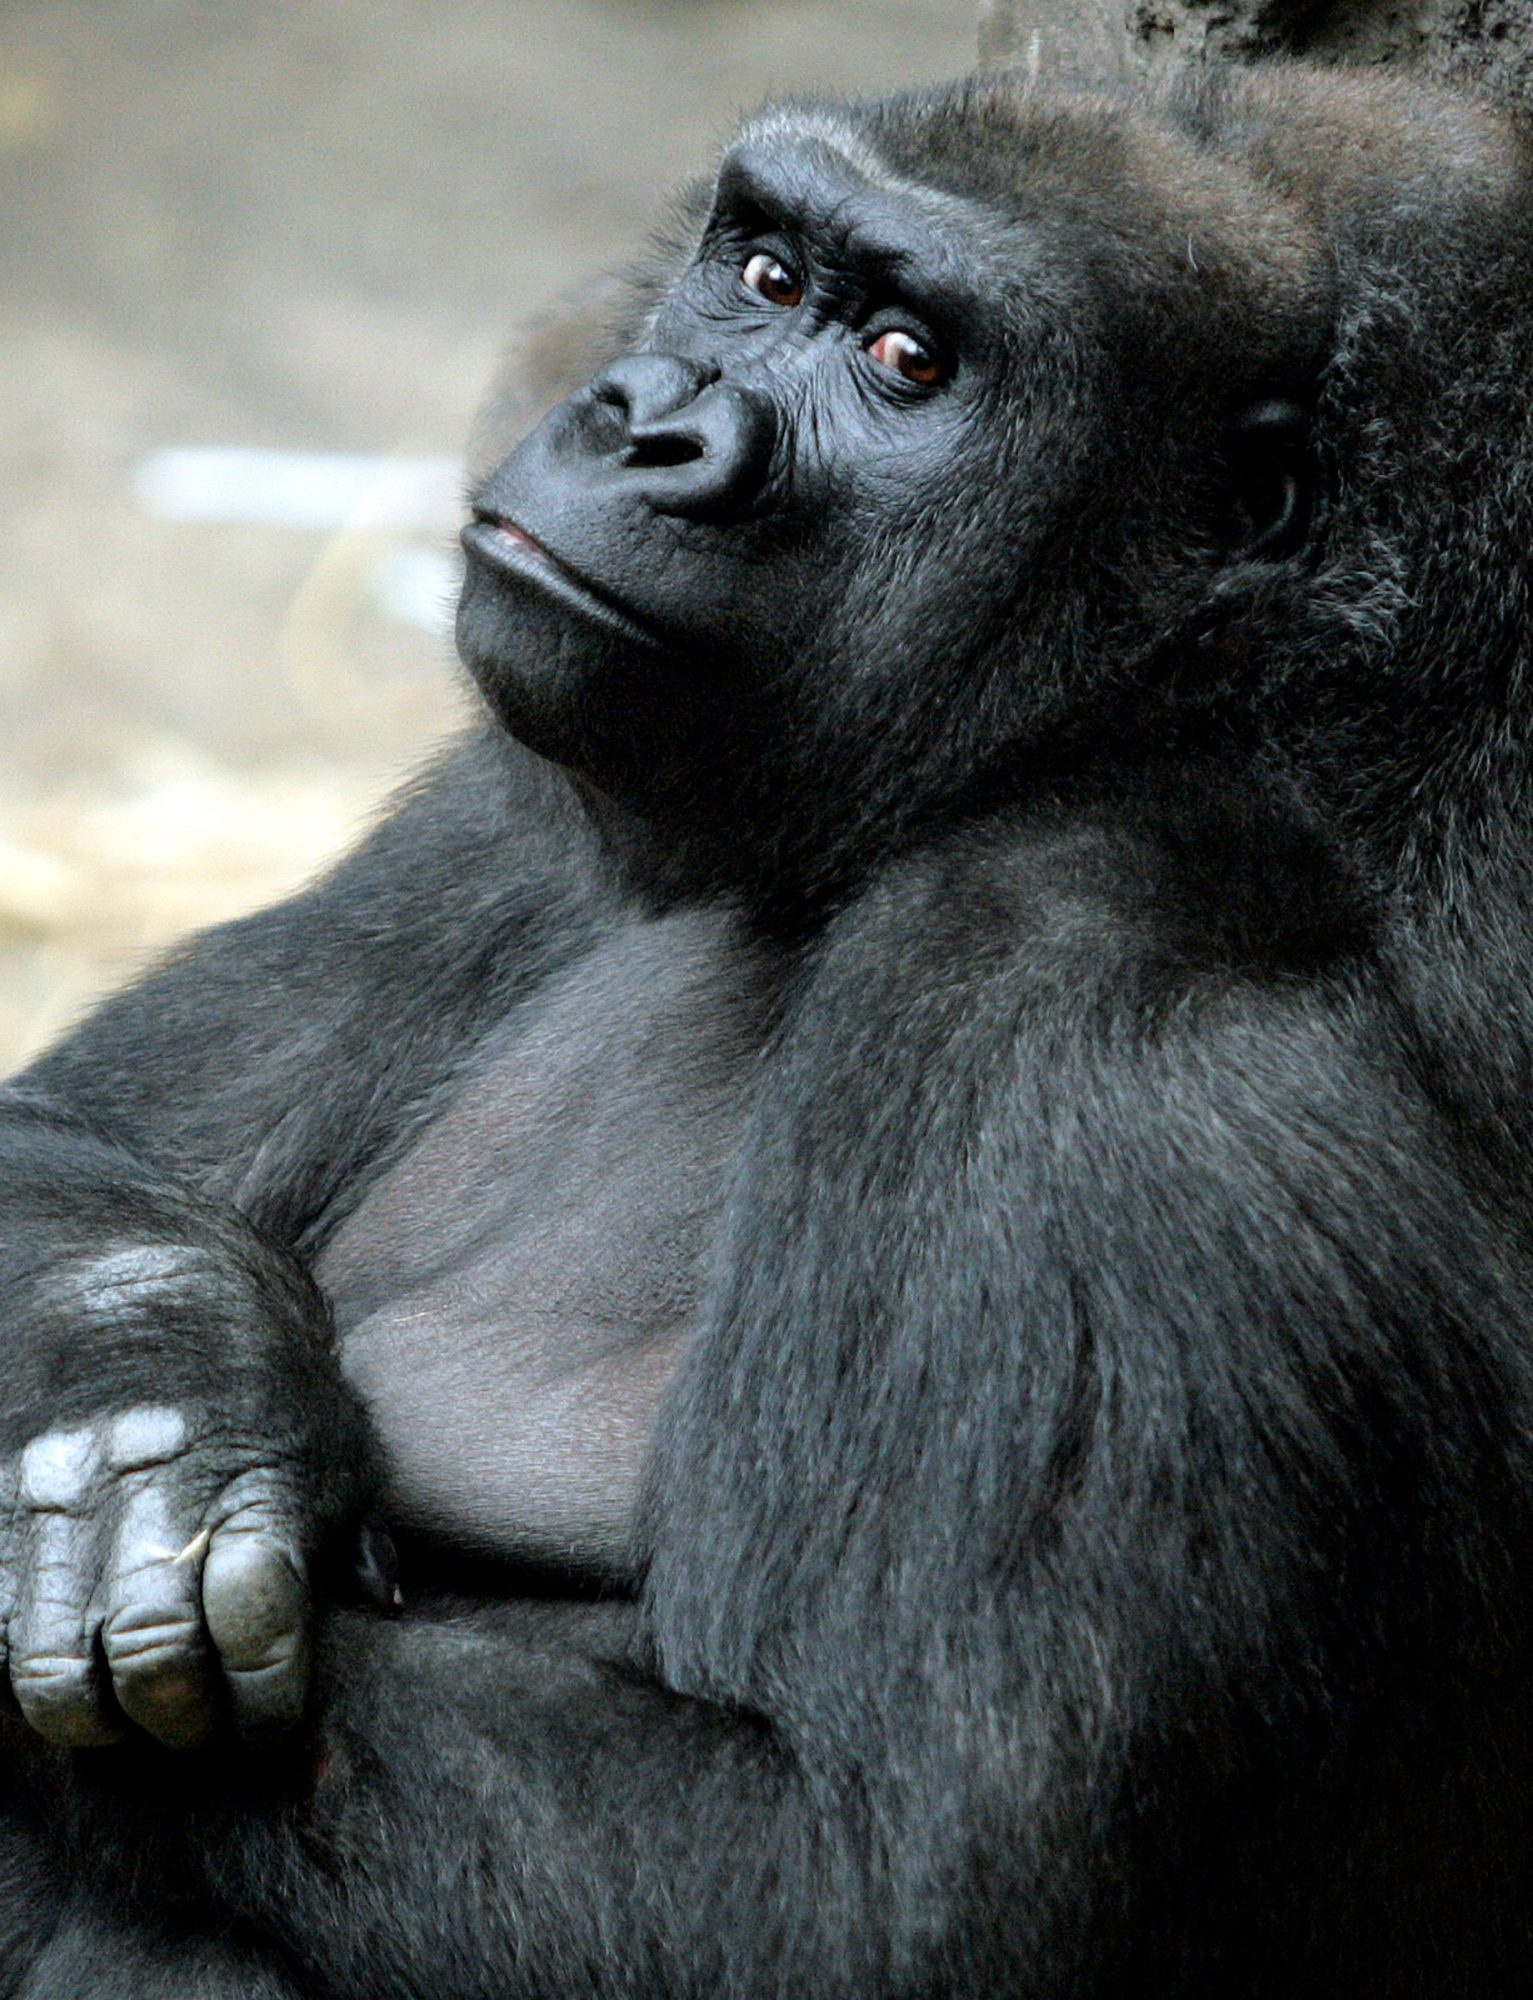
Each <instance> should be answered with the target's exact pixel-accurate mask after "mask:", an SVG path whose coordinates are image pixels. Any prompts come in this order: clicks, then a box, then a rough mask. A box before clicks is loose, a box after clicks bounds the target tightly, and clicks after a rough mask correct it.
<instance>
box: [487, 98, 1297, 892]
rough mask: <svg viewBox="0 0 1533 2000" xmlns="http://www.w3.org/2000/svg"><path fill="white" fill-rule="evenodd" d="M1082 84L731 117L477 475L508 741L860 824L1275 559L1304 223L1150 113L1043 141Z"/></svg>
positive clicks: (735, 813) (669, 796) (743, 823)
mask: <svg viewBox="0 0 1533 2000" xmlns="http://www.w3.org/2000/svg"><path fill="white" fill-rule="evenodd" d="M1089 115H1090V114H1089V113H1088V112H1083V111H1082V110H1080V109H1079V108H1076V109H1075V110H1074V112H1073V114H1062V113H1061V111H1060V109H1059V107H1058V106H1057V105H1055V106H1053V107H1050V108H1047V109H1037V108H1035V107H1033V106H1031V105H1030V104H1029V102H1028V100H1027V99H1026V97H1025V96H1019V95H1018V94H1017V93H1016V91H1015V88H1014V87H1002V86H995V87H992V88H991V89H989V90H986V89H985V88H984V87H976V86H972V85H971V86H967V87H964V88H963V89H961V90H957V91H950V92H945V93H938V94H935V95H933V96H930V97H925V98H913V99H911V100H896V101H895V102H894V104H893V106H892V107H891V106H884V107H882V108H880V109H879V110H878V111H877V112H876V113H873V112H869V113H865V114H859V113H857V112H856V111H855V110H850V109H848V110H841V111H836V112H833V113H830V112H827V111H826V110H825V109H824V108H822V107H821V108H816V109H815V110H813V111H812V112H806V113H795V112H792V111H785V112H776V113H772V114H769V115H767V116H766V117H765V118H764V119H763V120H761V121H760V122H758V123H757V124H756V125H754V126H752V127H750V128H748V129H747V130H746V132H745V134H744V135H743V137H742V138H741V139H740V140H739V141H738V142H737V143H736V144H735V146H734V147H733V148H732V149H731V150H730V152H729V153H728V154H727V156H726V157H725V160H724V162H723V165H722V168H721V170H720V172H719V175H718V178H717V182H716V185H715V188H714V191H713V198H712V204H711V208H710V210H709V213H708V215H707V219H706V221H705V223H704V224H703V226H702V228H701V230H700V234H699V236H698V238H697V241H696V246H695V249H694V251H693V253H692V255H691V257H690V260H689V261H688V262H687V263H686V265H685V266H684V268H682V269H681V270H680V271H679V272H678V273H676V274H675V275H674V277H673V278H672V280H671V282H670V283H669V285H668V286H667V287H666V288H665V289H664V291H663V292H662V294H661V296H660V297H659V299H658V302H657V303H656V304H655V305H654V306H653V308H652V310H651V311H650V313H649V315H648V318H647V322H646V325H645V329H644V335H643V338H642V341H641V343H640V344H639V346H638V350H637V351H636V352H634V353H632V354H630V355H628V356H627V357H626V358H624V359H621V360H619V361H616V362H615V363H613V364H612V365H611V366H610V367H608V368H607V369H605V370H604V371H603V372H602V373H601V374H600V375H598V376H597V377H596V379H595V380H594V381H593V382H592V383H591V384H590V385H589V386H588V387H587V388H585V389H583V390H582V391H580V392H579V393H578V394H577V395H575V396H573V397H571V398H569V399H568V400H567V401H566V402H565V403H563V404H561V405H560V406H559V407H558V408H557V409H556V410H555V411H554V412H553V413H552V414H551V415H550V416H549V417H548V418H547V420H546V421H545V422H544V424H543V425H542V427H541V428H540V429H539V430H538V431H537V432H536V433H535V434H534V435H533V436H532V437H531V438H530V439H528V441H527V442H526V443H525V444H523V445H522V446H521V447H520V449H518V450H517V451H516V452H515V453H513V455H512V456H511V457H510V458H509V459H508V460H507V461H506V462H505V463H504V464H503V465H502V466H500V467H499V468H498V470H496V471H495V472H494V473H492V474H491V476H490V477H489V479H488V480H487V481H486V483H485V485H484V487H483V489H482V490H481V492H480V493H479V494H478V495H477V496H476V501H475V506H474V521H473V523H472V525H471V526H470V527H469V528H468V529H467V530H466V531H465V535H464V540H465V545H466V547H467V549H468V553H469V556H470V558H471V560H470V568H469V577H468V583H467V586H466V589H465V593H464V599H463V605H462V611H461V615H460V624H459V634H460V644H461V647H462V650H463V654H464V658H465V660H466V661H467V663H468V664H469V666H470V668H471V669H472V670H473V672H474V673H475V675H476V677H477V678H478V680H479V682H480V684H481V686H482V688H483V689H484V691H485V693H486V695H487V696H488V698H489V699H490V701H491V703H492V705H493V706H494V707H495V709H496V710H497V711H498V713H499V714H500V715H501V716H502V718H503V719H504V721H505V722H506V724H507V726H508V727H509V728H510V729H511V730H512V732H513V733H514V734H515V735H517V736H519V737H520V738H522V739H523V740H524V741H525V742H526V743H528V744H529V745H530V746H531V747H533V748H534V749H536V750H538V751H540V752H542V753H543V754H545V755H547V756H549V757H551V758H553V759H554V760H555V761H557V762H559V763H562V764H564V765H566V766H568V767H570V768H571V769H573V770H574V771H576V772H577V773H578V774H580V775H581V776H583V777H584V778H586V779H587V780H588V781H590V782H592V783H594V784H595V785H596V786H597V787H599V788H600V789H602V790H604V791H606V792H608V793H610V794H611V795H613V796H615V797H617V798H619V799H622V800H624V801H626V802H627V803H628V804H630V805H632V806H635V807H637V808H638V809H639V810H640V811H641V812H642V813H646V814H648V815H650V816H651V817H655V816H657V815H658V817H659V818H661V819H662V820H669V821H671V822H676V821H678V820H682V819H691V820H694V821H697V820H701V821H705V822H706V823H707V824H708V825H709V826H710V827H711V828H712V830H713V834H714V836H715V838H717V837H718V835H719V831H720V828H721V827H722V826H723V824H724V823H725V822H726V821H727V822H728V824H729V825H730V826H731V827H732V828H733V829H735V831H736V832H737V833H740V834H743V835H747V836H748V838H749V839H750V840H751V841H752V842H754V843H757V844H759V843H762V842H766V843H767V844H768V845H771V844H772V843H773V842H774V841H775V842H777V844H778V845H779V847H780V846H781V844H782V841H783V838H784V834H785V832H789V833H791V825H790V823H791V822H794V821H797V822H798V823H799V825H800V826H801V827H803V828H807V826H808V823H809V821H810V820H811V819H812V821H813V826H814V833H815V837H816V838H817V839H818V840H820V841H821V842H825V841H830V842H831V843H832V844H833V843H834V840H835V837H836V833H837V830H838V829H839V828H841V827H845V828H848V829H850V830H852V831H853V832H854V834H855V838H856V841H857V844H858V848H859V851H860V852H862V853H866V852H867V851H868V850H869V846H870V841H871V840H872V839H873V837H874V836H873V829H874V828H876V827H879V826H882V825H888V824H893V823H894V822H896V821H904V820H908V819H909V818H910V817H911V816H912V815H919V814H920V813H921V812H923V811H929V810H930V809H931V808H932V807H933V806H934V805H935V804H937V803H938V802H940V801H941V800H942V799H944V798H946V797H949V796H951V795H952V794H953V793H954V792H955V790H956V789H958V788H960V787H962V786H964V785H966V784H968V783H970V782H972V781H973V779H974V778H975V777H976V775H977V774H978V773H979V772H980V771H981V769H982V768H983V766H984V764H985V762H986V760H987V759H989V758H991V757H993V756H994V755H995V754H997V752H998V751H1000V750H1002V749H1006V748H1011V749H1015V748H1016V747H1017V746H1019V745H1020V746H1023V747H1026V746H1028V745H1030V744H1036V743H1038V742H1040V741H1043V740H1045V739H1046V738H1047V737H1048V735H1049V733H1050V732H1051V731H1057V730H1059V729H1060V728H1062V727H1068V725H1069V724H1070V722H1071V719H1072V716H1073V715H1074V714H1075V712H1076V711H1077V709H1078V708H1079V707H1080V705H1081V703H1082V702H1083V701H1084V700H1085V699H1087V698H1088V697H1089V696H1090V694H1091V691H1092V689H1093V688H1094V687H1095V686H1097V685H1099V684H1100V683H1101V682H1102V681H1103V680H1104V679H1105V678H1107V677H1109V676H1111V675H1113V674H1114V673H1115V672H1116V671H1118V669H1119V667H1120V664H1121V662H1122V660H1123V658H1124V657H1125V655H1138V654H1143V653H1144V651H1145V650H1146V647H1147V646H1148V645H1149V643H1150V634H1151V632H1152V630H1153V629H1154V626H1155V623H1156V621H1157V620H1159V619H1163V617H1164V608H1165V606H1166V605H1167V604H1168V603H1174V602H1176V601H1177V599H1178V596H1179V594H1182V595H1185V594H1187V590H1188V588H1190V590H1191V594H1192V595H1193V596H1199V595H1201V594H1203V593H1204V592H1205V591H1206V589H1207V586H1208V582H1209V579H1210V578H1211V577H1212V575H1213V574H1214V573H1215V572H1216V571H1217V570H1218V569H1220V568H1221V567H1222V566H1224V565H1226V564H1227V563H1228V562H1229V561H1230V559H1231V558H1232V557H1236V556H1238V557H1240V558H1241V559H1244V560H1249V559H1250V558H1251V557H1252V556H1253V555H1260V556H1262V557H1264V558H1265V559H1266V560H1269V561H1271V560H1276V559H1278V558H1279V557H1282V556H1286V555H1287V554H1289V553H1291V551H1292V548H1293V546H1294V544H1295V543H1296V542H1297V541H1298V540H1300V539H1302V530H1303V526H1304V521H1305V510H1304V507H1303V504H1302V495H1301V494H1300V492H1299V486H1300V483H1301V482H1300V478H1299V474H1298V471H1297V469H1296V468H1297V466H1298V458H1297V454H1296V439H1297V438H1298V435H1299V432H1300V429H1301V426H1302V421H1303V408H1302V400H1301V399H1300V398H1299V397H1298V396H1296V394H1295V382H1296V378H1299V377H1302V376H1303V375H1304V374H1305V372H1306V370H1308V369H1309V368H1310V367H1311V366H1312V361H1313V356H1314V353H1315V351H1316V349H1317V346H1318V344H1319V341H1318V335H1317V323H1318V322H1319V321H1321V320H1323V318H1324V315H1325V311H1326V300H1325V296H1324V287H1323V286H1322V285H1321V284H1319V283H1318V282H1317V280H1316V275H1315V260H1314V257H1313V255H1312V254H1311V252H1310V248H1309V244H1308V238H1307V236H1306V234H1305V232H1304V229H1303V227H1302V225H1300V224H1299V223H1298V222H1297V221H1295V220H1294V218H1293V217H1292V216H1290V215H1289V214H1287V213H1286V212H1282V213H1279V214H1278V215H1277V217H1276V219H1275V220H1274V219H1273V218H1272V217H1271V216H1270V215H1268V214H1267V211H1269V210H1271V209H1273V207H1274V199H1273V198H1272V197H1270V196H1260V197H1259V196H1257V195H1255V194H1253V192H1252V190H1251V188H1250V186H1249V185H1248V183H1247V182H1246V181H1245V180H1244V179H1243V178H1242V177H1241V176H1240V174H1239V173H1238V171H1236V170H1232V169H1230V168H1229V167H1228V166H1227V165H1212V166H1211V165H1209V164H1208V163H1207V162H1204V161H1202V160H1200V159H1199V158H1198V157H1197V156H1196V153H1195V149H1194V148H1193V147H1192V146H1191V145H1190V144H1189V146H1188V147H1187V149H1186V153H1185V157H1183V156H1181V155H1175V156H1174V157H1171V158H1170V159H1169V160H1168V159H1167V158H1166V157H1161V156H1164V155H1166V154H1167V151H1168V149H1167V142H1166V139H1165V136H1164V134H1163V133H1157V134H1155V135H1154V145H1153V147H1152V146H1151V144H1150V138H1149V135H1148V134H1147V133H1145V132H1138V133H1136V132H1135V131H1134V130H1133V129H1130V128H1128V127H1126V126H1124V127H1119V128H1114V130H1113V131H1112V133H1111V143H1107V142H1106V141H1104V140H1103V138H1102V137H1101V135H1097V139H1096V144H1095V146H1094V147H1084V148H1083V146H1082V144H1081V135H1080V133H1079V132H1071V133H1070V134H1069V135H1067V138H1066V140H1065V141H1064V142H1063V143H1062V142H1061V140H1060V137H1059V133H1058V127H1059V125H1060V122H1061V118H1062V117H1065V118H1067V119H1070V118H1071V117H1072V116H1073V122H1074V123H1075V124H1080V123H1082V122H1084V121H1085V120H1086V119H1087V118H1089ZM965 119H967V120H969V121H971V122H972V123H973V124H974V125H975V127H976V129H978V128H980V127H984V128H985V135H986V136H985V144H984V145H983V146H981V147H977V148H976V170H975V173H974V175H973V176H972V177H971V178H968V179H966V178H965V175H964V173H963V172H962V161H963V157H964V156H963V149H962V148H956V149H955V148H954V146H953V143H952V140H953V131H954V127H955V121H957V122H958V123H959V124H960V125H961V123H962V121H963V120H965ZM998 120H1000V121H1004V122H1007V123H1009V126H1010V128H1011V135H1012V143H1011V146H1010V147H1009V148H1008V149H1002V150H1003V157H1005V158H1006V159H1007V161H1008V171H1007V173H1006V174H1005V176H1004V177H1003V178H1002V180H1001V181H1000V182H999V183H998V182H997V179H996V173H995V160H996V156H997V147H996V144H995V126H996V123H997V121H998ZM928 124H929V125H932V126H934V127H936V128H938V129H940V130H941V131H942V132H943V133H944V135H945V137H944V141H943V146H944V166H943V171H942V174H941V175H940V176H939V177H936V178H935V180H934V178H933V177H932V176H931V174H930V172H929V170H928V169H927V166H926V163H925V162H923V161H922V160H921V158H920V153H921V147H922V134H923V129H924V127H925V126H926V125H928ZM1157 148H1158V155H1157V153H1156V150H1155V149H1157ZM1083 153H1084V154H1085V157H1086V158H1087V159H1088V161H1089V162H1090V163H1091V166H1092V169H1093V173H1094V176H1095V178H1094V179H1093V178H1092V176H1091V175H1087V176H1083V174H1082V170H1081V168H1082V157H1083ZM1056 154H1057V155H1058V159H1059V165H1058V166H1057V167H1056V164H1055V155H1056ZM907 165H908V169H909V170H908V171H907ZM981 168H982V169H983V172H982V173H981ZM1157 174H1158V175H1159V177H1160V180H1161V181H1162V182H1164V181H1166V180H1168V179H1177V178H1178V177H1179V184H1178V186H1177V187H1176V189H1175V194H1176V197H1177V202H1178V204H1179V212H1180V213H1183V214H1185V213H1186V212H1188V210H1189V192H1190V194H1191V207H1190V212H1191V214H1192V215H1193V217H1194V219H1195V223H1196V228H1195V230H1193V231H1189V230H1188V229H1187V227H1186V225H1185V222H1179V224H1178V225H1177V226H1176V227H1174V228H1173V227H1169V226H1168V224H1167V219H1166V202H1165V198H1164V196H1163V193H1162V191H1161V190H1160V189H1159V187H1158V186H1157V183H1156V175H1157ZM918 176H919V177H918ZM1230 180H1233V182H1234V185H1233V188H1230V187H1226V186H1225V185H1224V184H1223V183H1224V182H1226V181H1230ZM1253 206H1261V208H1262V211H1263V214H1264V217H1265V218H1266V220H1265V224H1264V232H1263V233H1261V234H1260V235H1259V237H1258V236H1255V233H1254V232H1252V231H1251V229H1250V227H1249V224H1250V215H1249V214H1248V213H1246V212H1245V211H1246V210H1249V209H1250V208H1252V207H1253ZM1278 206H1279V207H1281V205H1280V204H1279V205H1278ZM1252 240H1259V241H1260V243H1261V246H1262V248H1261V250H1260V251H1259V252H1253V251H1251V250H1249V249H1248V248H1246V247H1244V246H1245V245H1247V244H1249V243H1250V242H1251V241H1252ZM1258 259H1260V260H1262V261H1258ZM1242 320H1244V321H1245V324H1244V325H1243V326H1242V327H1241V331H1240V335H1239V345H1238V346H1237V345H1235V342H1234V340H1233V339H1232V330H1233V328H1234V327H1235V326H1236V324H1237V323H1238V322H1241V321H1242ZM1232 357H1233V358H1232ZM1296 357H1297V359H1296ZM1083 607H1084V609H1083ZM810 801H812V802H813V809H812V811H810V810H809V809H808V802H810Z"/></svg>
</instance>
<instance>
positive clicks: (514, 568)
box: [459, 508, 661, 647]
mask: <svg viewBox="0 0 1533 2000" xmlns="http://www.w3.org/2000/svg"><path fill="white" fill-rule="evenodd" d="M459 539H460V540H461V542H462V544H463V548H464V552H465V554H466V555H467V556H468V558H469V560H470V561H471V562H477V563H480V564H482V565H483V566H484V567H485V568H486V569H490V570H494V571H495V572H496V574H497V575H499V576H504V577H512V578H515V579H516V580H517V581H518V582H522V583H531V584H532V585H534V586H535V587H536V588H538V589H540V590H541V591H543V593H544V594H545V595H546V596H548V597H551V598H553V599H554V601H555V602H556V603H558V604H561V605H563V606H564V607H565V609H566V610H569V611H573V612H575V613H576V614H577V615H578V616H580V617H582V618H584V619H586V620H587V621H588V622H589V623H590V624H593V625H599V626H601V627H602V628H603V630H604V631H607V632H611V633H615V634H616V635H617V636H618V637H619V638H621V639H626V640H628V641H629V643H630V644H633V645H638V646H649V647H658V646H659V645H660V643H661V642H660V640H659V639H657V638H656V637H655V635H654V633H653V632H650V631H648V630H646V628H645V627H644V626H643V625H641V624H640V623H639V621H638V620H637V619H636V618H634V617H632V616H631V615H630V614H629V613H628V612H627V611H625V610H624V609H623V607H622V605H620V604H616V603H614V602H613V601H612V599H611V598H609V597H606V596H604V595H603V594H602V592H601V591H599V590H597V589H596V588H595V587H594V586H593V585H591V584H589V583H587V582H586V580H585V578H584V577H582V576H577V575H576V573H575V572H574V571H573V570H572V569H570V568H569V567H568V566H567V565H566V564H564V563H562V562H561V561H560V560H559V558H558V557H557V556H556V555H554V554H553V553H552V551H551V550H549V549H546V548H545V547H544V546H543V544H542V543H541V542H540V541H539V540H538V539H537V538H536V536H534V535H529V534H528V532H527V530H526V529H525V528H523V527H521V526H520V525H519V524H518V523H517V522H515V521H513V520H510V519H509V518H508V517H507V516H506V515H504V514H491V513H487V512H484V511H482V510H480V509H478V508H476V509H475V510H474V518H473V520H472V521H470V522H469V523H468V525H467V526H466V527H465V528H464V530H463V532H462V534H461V536H460V537H459Z"/></svg>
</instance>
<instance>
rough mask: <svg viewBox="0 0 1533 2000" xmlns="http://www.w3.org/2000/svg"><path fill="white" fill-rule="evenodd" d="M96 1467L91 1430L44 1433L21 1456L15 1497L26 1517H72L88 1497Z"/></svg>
mask: <svg viewBox="0 0 1533 2000" xmlns="http://www.w3.org/2000/svg"><path fill="white" fill-rule="evenodd" d="M99 1467H100V1443H99V1440H98V1438H97V1435H96V1433H95V1431H94V1430H89V1429H87V1430H74V1431H48V1432H46V1433H45V1434H44V1435H43V1436H42V1437H36V1438H33V1440H32V1441H31V1443H30V1444H29V1445H27V1446H26V1448H25V1450H24V1451H23V1452H22V1454H21V1464H20V1468H19V1477H18V1482H17V1484H18V1493H17V1497H18V1499H19V1501H20V1504H21V1506H22V1507H23V1508H25V1509H26V1510H27V1511H28V1512H30V1513H35V1514H68V1513H74V1512H76V1511H78V1509H79V1508H80V1507H82V1506H83V1505H84V1503H85V1501H86V1499H87V1497H88V1496H89V1494H90V1491H91V1488H92V1486H93V1485H94V1483H95V1479H96V1474H97V1471H98V1470H99Z"/></svg>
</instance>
